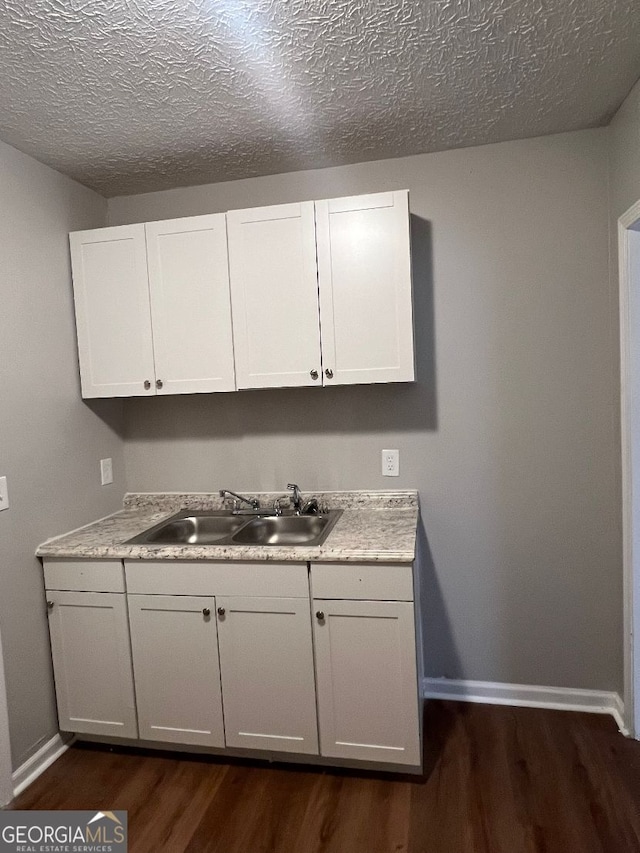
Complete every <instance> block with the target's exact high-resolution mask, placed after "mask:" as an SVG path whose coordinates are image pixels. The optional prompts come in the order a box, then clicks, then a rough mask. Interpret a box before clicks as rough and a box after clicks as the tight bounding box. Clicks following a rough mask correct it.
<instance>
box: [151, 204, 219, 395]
mask: <svg viewBox="0 0 640 853" xmlns="http://www.w3.org/2000/svg"><path fill="white" fill-rule="evenodd" d="M145 227H146V232H147V255H148V262H149V289H150V294H151V316H152V320H153V346H154V354H155V364H156V376H157V383H156V385H157V393H158V394H192V393H197V392H202V391H234V390H235V387H236V386H235V376H234V366H233V337H232V331H231V300H230V297H229V263H228V256H227V230H226V220H225V215H224V213H219V214H215V215H211V216H191V217H187V218H184V219H169V220H165V221H163V222H149V223H147V224H146V226H145Z"/></svg>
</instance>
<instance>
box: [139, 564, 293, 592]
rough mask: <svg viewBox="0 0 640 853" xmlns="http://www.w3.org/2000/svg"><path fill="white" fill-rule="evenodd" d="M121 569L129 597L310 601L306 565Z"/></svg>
mask: <svg viewBox="0 0 640 853" xmlns="http://www.w3.org/2000/svg"><path fill="white" fill-rule="evenodd" d="M124 565H125V573H126V578H127V590H128V592H130V593H141V594H146V595H258V596H267V597H269V596H281V597H288V598H308V597H309V579H308V573H307V564H306V563H272V562H262V563H241V562H233V561H229V562H211V563H209V562H199V561H198V562H196V561H193V562H186V561H178V560H171V561H170V560H139V561H138V560H125V564H124Z"/></svg>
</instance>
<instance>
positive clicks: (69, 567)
mask: <svg viewBox="0 0 640 853" xmlns="http://www.w3.org/2000/svg"><path fill="white" fill-rule="evenodd" d="M44 569H45V579H46V583H47V586H54V587H56V589H48V590H47V601H48V612H49V622H50V633H51V647H52V653H53V665H54V674H55V682H56V693H57V701H58V711H59V717H60V728H61V729H62V730H63V731H70V732H76V733H78V734H81V735H93V736H110V737H114V736H115V737H118V738H122V739H134V738H137V737H139V738H140V739H141V740H144V741H149V742H155V743H163V742H165V743H173V744H182V745H184V746H185V747H188V746H194V747H196V746H198V747H211V748H216V749H222V748H225V747H226V748H228V749H230V750H234V749H236V750H237V749H243V750H253V751H256V752H261V753H264V752H265V751H266V752H270V753H282V755H283V758H284V757H285V756H286V754H287V753H291V754H297V755H306V756H309V759H310V760H312V756H318V755H319V756H321V757H322V758H323V759H327V760H328V761H329V762H330V763H333V764H340V763H341V761H342V762H344V761H348V762H352V761H356V762H357V761H366V762H374V763H376V764H378V765H380V766H381V767H382V766H384V765H387V766H389V767H391V768H392V767H397V766H400V767H406V768H409V767H411V768H412V769H415V768H418V767H419V766H420V765H421V727H420V714H419V699H418V678H417V665H416V640H415V621H414V602H413V572H412V567H411V566H410V565H408V564H400V565H393V564H382V563H374V564H368V565H367V564H354V563H350V564H339V563H313V564H312V565H311V569H310V570H311V576H310V581H311V590H312V591H311V594H310V589H309V567H308V566H307V565H306V564H304V563H291V562H281V563H276V562H268V563H258V562H253V563H241V562H236V563H232V562H224V561H219V562H216V561H210V562H207V561H190V562H186V561H170V560H165V561H160V560H156V561H142V560H134V561H129V560H127V561H125V563H124V566H123V564H122V562H120V561H108V560H102V561H90V560H46V561H45V565H44ZM103 590H108V591H103ZM125 590H127V592H126V593H125ZM194 592H195V593H196V594H195V595H193V594H192V593H194ZM256 592H259V594H256ZM127 601H128V607H127ZM134 681H135V694H134ZM136 705H137V717H136Z"/></svg>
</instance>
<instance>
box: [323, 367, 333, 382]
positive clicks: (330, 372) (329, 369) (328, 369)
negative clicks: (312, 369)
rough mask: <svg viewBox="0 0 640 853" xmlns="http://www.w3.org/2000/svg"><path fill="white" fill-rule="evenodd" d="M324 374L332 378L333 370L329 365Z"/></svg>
mask: <svg viewBox="0 0 640 853" xmlns="http://www.w3.org/2000/svg"><path fill="white" fill-rule="evenodd" d="M324 375H325V376H326V377H327V379H333V370H331V368H330V367H327V369H326V370H325V372H324Z"/></svg>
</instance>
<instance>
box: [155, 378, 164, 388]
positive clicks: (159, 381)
mask: <svg viewBox="0 0 640 853" xmlns="http://www.w3.org/2000/svg"><path fill="white" fill-rule="evenodd" d="M163 385H164V382H163V381H162V379H156V388H162V386H163Z"/></svg>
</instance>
